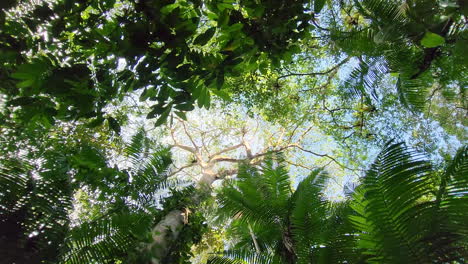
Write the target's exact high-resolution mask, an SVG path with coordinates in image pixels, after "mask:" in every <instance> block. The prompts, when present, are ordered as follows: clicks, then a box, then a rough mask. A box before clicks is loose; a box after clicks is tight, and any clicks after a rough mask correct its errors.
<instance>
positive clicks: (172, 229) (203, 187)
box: [147, 164, 219, 264]
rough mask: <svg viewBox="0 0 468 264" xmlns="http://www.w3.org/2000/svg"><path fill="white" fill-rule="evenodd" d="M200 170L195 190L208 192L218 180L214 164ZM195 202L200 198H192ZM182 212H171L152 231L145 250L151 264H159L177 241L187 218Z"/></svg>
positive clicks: (206, 165)
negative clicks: (148, 253) (149, 242)
mask: <svg viewBox="0 0 468 264" xmlns="http://www.w3.org/2000/svg"><path fill="white" fill-rule="evenodd" d="M204 165H205V166H203V168H202V177H201V178H200V180H199V181H198V184H197V189H198V190H200V191H210V190H211V185H212V184H213V182H214V181H215V180H216V179H217V178H218V176H219V175H217V174H216V173H215V172H214V171H213V169H212V168H213V165H214V164H204ZM193 199H194V200H195V202H201V201H197V200H199V199H200V198H199V197H196V196H194V197H193ZM185 214H186V213H185V212H183V211H182V210H172V211H170V212H169V213H168V214H167V215H166V216H164V218H163V219H162V220H161V221H159V223H158V224H157V225H156V226H155V227H154V228H153V230H152V237H153V242H152V243H151V244H150V245H148V247H147V249H148V250H149V251H150V252H151V253H152V255H153V258H152V259H151V264H161V263H162V262H161V261H162V259H164V258H165V257H166V256H167V255H168V253H169V250H170V248H171V246H172V244H173V243H174V242H175V241H176V240H177V238H178V236H179V233H180V231H181V230H182V228H183V227H184V224H185V223H184V218H186V217H188V216H187V215H185Z"/></svg>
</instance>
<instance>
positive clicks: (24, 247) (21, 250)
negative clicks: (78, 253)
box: [0, 158, 72, 262]
mask: <svg viewBox="0 0 468 264" xmlns="http://www.w3.org/2000/svg"><path fill="white" fill-rule="evenodd" d="M41 166H43V167H44V168H43V169H39V170H38V169H35V168H34V166H32V165H31V164H29V163H28V162H27V161H26V160H22V159H21V158H20V159H9V160H3V161H2V162H1V167H0V185H1V186H2V190H0V204H1V205H0V225H1V228H0V230H1V231H0V248H1V250H0V251H1V253H2V254H1V255H2V256H5V259H4V261H6V262H10V261H11V262H28V261H32V262H42V261H54V260H55V259H56V258H57V256H58V255H59V254H60V245H61V243H62V242H63V239H64V237H65V234H66V232H67V230H68V223H69V219H68V211H69V210H71V208H72V204H71V197H70V191H71V189H70V184H69V182H68V179H67V177H66V175H63V174H61V172H60V171H61V169H62V168H61V167H60V164H54V166H52V165H51V164H47V163H46V162H41ZM4 251H5V252H4Z"/></svg>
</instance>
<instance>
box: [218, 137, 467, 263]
mask: <svg viewBox="0 0 468 264" xmlns="http://www.w3.org/2000/svg"><path fill="white" fill-rule="evenodd" d="M467 154H468V152H467V148H466V146H465V147H462V148H461V149H460V150H459V151H458V153H457V155H456V156H455V157H454V158H453V160H452V161H450V162H449V163H448V164H447V166H446V168H445V170H444V171H441V172H440V171H435V170H433V169H432V168H431V166H430V163H428V162H427V161H426V160H424V159H423V157H422V156H421V155H420V154H418V153H416V152H414V151H410V150H409V149H408V148H406V147H405V146H404V145H402V144H401V143H400V144H389V145H388V146H387V147H386V148H385V149H383V150H382V152H381V153H380V154H379V155H378V157H377V158H376V160H375V162H374V163H373V164H372V166H371V168H370V170H369V171H368V172H367V174H366V176H365V177H364V178H363V179H362V184H361V185H360V186H359V187H357V189H356V190H355V191H354V193H353V194H352V196H351V197H350V200H349V201H347V202H344V203H342V204H335V205H331V204H328V202H327V201H326V200H324V199H323V197H321V192H322V191H323V183H324V180H326V179H327V176H326V174H325V173H324V172H323V171H320V170H317V171H315V172H313V173H312V174H311V175H309V176H308V177H306V178H304V179H303V180H302V181H301V182H300V183H299V185H298V187H297V189H296V190H295V191H292V189H291V187H290V183H289V180H288V175H287V171H286V170H285V168H284V166H283V165H282V162H281V160H277V159H276V160H275V159H269V160H267V161H266V162H265V163H264V164H263V165H262V167H261V168H260V169H257V168H254V167H251V166H244V167H243V169H242V171H241V172H240V173H239V175H238V179H237V180H235V181H230V182H229V183H228V184H226V186H225V187H224V188H223V189H222V190H221V191H220V193H219V195H218V199H219V201H220V209H219V210H220V213H221V215H223V216H224V217H228V218H231V219H232V222H231V224H230V229H231V235H233V236H234V237H236V238H237V239H236V241H237V242H236V244H235V245H234V247H232V248H231V249H230V250H228V251H226V252H224V253H223V255H224V257H213V258H212V259H211V263H244V262H243V261H247V262H248V263H322V262H323V263H342V262H343V261H346V262H350V263H357V262H362V261H365V262H366V263H401V262H403V261H404V262H408V263H433V262H436V263H447V262H453V261H455V262H460V263H461V262H463V260H464V258H465V257H466V254H467V252H468V248H467V246H468V244H467V241H466V225H465V224H464V223H465V221H466V218H467V217H468V214H467V213H466V212H467V211H466V208H465V205H466V201H465V199H466V195H464V194H465V192H466V190H467V189H468V182H467V180H466V173H467V168H468V167H467V165H468V162H467V159H466V157H467ZM434 176H435V177H434ZM349 206H350V207H349ZM351 209H352V210H351Z"/></svg>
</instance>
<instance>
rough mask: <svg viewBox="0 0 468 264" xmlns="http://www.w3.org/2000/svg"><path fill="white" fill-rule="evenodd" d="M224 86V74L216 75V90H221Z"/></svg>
mask: <svg viewBox="0 0 468 264" xmlns="http://www.w3.org/2000/svg"><path fill="white" fill-rule="evenodd" d="M223 84H224V72H220V73H218V76H217V77H216V88H217V89H218V90H221V88H223Z"/></svg>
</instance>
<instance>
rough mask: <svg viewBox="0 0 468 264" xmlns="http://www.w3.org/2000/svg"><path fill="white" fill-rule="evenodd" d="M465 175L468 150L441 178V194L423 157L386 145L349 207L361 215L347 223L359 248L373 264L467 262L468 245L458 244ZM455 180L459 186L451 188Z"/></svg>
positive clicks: (467, 190) (463, 217)
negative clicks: (356, 236)
mask: <svg viewBox="0 0 468 264" xmlns="http://www.w3.org/2000/svg"><path fill="white" fill-rule="evenodd" d="M466 172H467V165H466V147H464V148H463V149H462V150H460V151H459V152H458V154H457V156H456V157H455V159H454V161H453V162H452V163H451V165H449V166H448V168H447V170H446V174H444V175H443V176H442V180H441V184H440V187H439V191H438V193H437V192H435V191H434V186H433V185H431V183H432V179H431V177H432V174H433V171H432V168H431V166H430V164H429V163H428V162H427V161H425V160H424V158H423V156H422V155H420V154H418V153H416V152H414V151H411V150H409V149H408V148H406V147H405V146H404V145H402V144H393V145H388V146H387V147H386V148H385V149H384V150H383V151H382V152H381V153H380V154H379V156H378V157H377V159H376V161H375V162H374V163H373V165H372V167H371V169H370V170H369V171H368V173H367V174H366V177H365V178H364V180H363V183H362V185H361V186H359V187H358V188H357V189H356V190H355V193H354V195H353V198H354V200H353V201H352V203H351V206H352V208H353V209H354V211H355V212H356V213H357V214H356V215H351V216H350V217H349V219H350V221H351V222H352V223H353V225H354V226H355V228H356V229H358V230H360V232H359V233H358V246H359V247H360V248H362V249H364V250H365V254H367V255H369V257H370V259H369V261H370V262H374V261H375V262H389V263H401V262H402V261H411V262H431V261H434V260H438V261H441V262H444V263H445V262H450V261H460V260H461V259H463V257H462V256H463V255H464V253H462V252H466V243H463V242H460V241H462V240H463V239H464V238H463V237H466V227H462V226H461V225H463V224H462V222H463V223H466V220H467V219H468V218H467V217H468V213H466V212H467V210H466V193H468V185H467V180H466V179H465V178H466ZM455 175H459V176H458V177H456V176H455ZM460 175H464V177H463V176H460ZM455 178H458V179H460V181H458V180H454V181H453V184H454V185H451V183H450V184H449V182H450V181H451V180H452V179H455ZM449 186H454V187H453V188H452V187H449ZM449 190H453V191H454V192H453V193H451V192H450V191H449ZM435 193H437V195H434V194H435ZM452 201H453V204H451V203H452ZM461 204H464V205H461ZM449 207H451V209H448V208H449ZM460 239H462V240H460Z"/></svg>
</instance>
